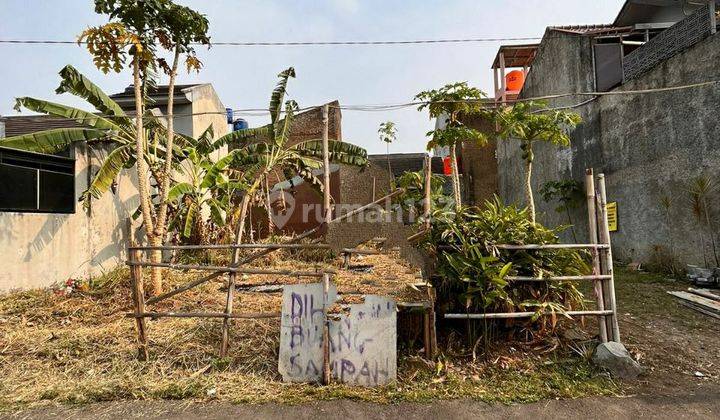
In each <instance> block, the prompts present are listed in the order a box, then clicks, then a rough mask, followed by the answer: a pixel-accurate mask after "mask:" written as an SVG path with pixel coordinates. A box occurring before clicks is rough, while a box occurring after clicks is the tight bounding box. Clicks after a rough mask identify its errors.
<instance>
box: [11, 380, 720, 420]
mask: <svg viewBox="0 0 720 420" xmlns="http://www.w3.org/2000/svg"><path fill="white" fill-rule="evenodd" d="M3 418H8V416H7V415H6V416H5V417H3ZM9 418H13V419H29V418H32V419H50V418H53V419H55V418H73V419H115V418H123V419H126V418H158V419H198V418H214V419H215V418H216V419H242V418H254V419H270V418H277V419H292V420H302V419H313V420H315V419H318V418H322V419H342V420H350V419H353V420H354V419H373V420H377V419H397V418H401V419H403V420H409V419H432V420H440V419H484V418H511V419H512V418H522V419H527V418H533V419H535V418H539V419H543V418H547V419H554V418H599V419H604V420H607V419H616V418H620V419H638V418H668V419H678V418H693V419H696V418H700V419H702V418H707V419H717V418H720V390H714V389H712V388H711V387H703V388H698V389H697V391H695V392H692V393H689V394H684V395H672V396H660V395H653V396H631V397H624V398H605V397H603V398H585V399H579V400H561V401H555V400H553V401H544V402H540V403H534V404H526V405H512V406H504V405H488V404H485V403H480V402H474V401H441V402H437V403H433V404H407V403H404V404H398V405H377V404H370V403H363V402H356V401H344V400H340V401H323V402H319V403H313V404H306V405H295V406H287V405H278V404H265V405H258V406H252V405H232V404H227V403H215V404H212V403H211V404H192V403H187V402H172V401H151V402H142V401H128V402H115V403H107V404H93V405H89V406H85V407H81V408H42V409H37V410H30V411H25V412H18V413H14V414H11V415H10V416H9Z"/></svg>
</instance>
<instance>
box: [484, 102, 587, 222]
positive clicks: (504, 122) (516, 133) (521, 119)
mask: <svg viewBox="0 0 720 420" xmlns="http://www.w3.org/2000/svg"><path fill="white" fill-rule="evenodd" d="M497 121H498V123H499V125H500V137H502V138H504V139H508V138H512V139H517V140H519V141H520V149H521V150H522V158H523V160H524V161H525V199H526V201H527V206H528V209H529V210H530V212H529V216H530V221H531V222H532V223H535V199H534V198H533V190H532V169H533V161H534V160H535V154H534V152H533V144H535V143H536V142H538V141H542V142H546V143H551V144H554V145H557V146H562V147H569V146H570V134H569V133H570V131H571V130H572V129H574V128H575V127H576V126H577V125H578V124H580V121H581V118H580V115H578V114H575V113H573V112H570V111H564V110H548V109H547V104H546V103H545V102H519V103H517V104H515V105H513V106H511V107H504V108H502V109H501V110H499V111H498V113H497Z"/></svg>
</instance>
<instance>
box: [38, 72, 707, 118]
mask: <svg viewBox="0 0 720 420" xmlns="http://www.w3.org/2000/svg"><path fill="white" fill-rule="evenodd" d="M718 84H720V80H711V81H706V82H699V83H693V84H687V85H679V86H668V87H662V88H651V89H639V90H618V91H610V92H574V93H561V94H555V95H545V96H536V97H532V98H522V99H515V100H507V101H506V104H513V103H519V102H533V101H544V100H550V99H562V98H569V97H575V96H581V97H582V96H590V97H591V98H590V99H589V100H585V101H583V102H580V103H578V104H575V105H568V106H559V107H555V108H546V109H541V110H538V111H537V112H543V111H552V110H560V109H571V108H579V107H581V106H584V105H587V104H588V103H590V102H592V101H594V100H596V99H598V98H599V97H601V96H631V95H647V94H653V93H663V92H672V91H678V90H687V89H696V88H701V87H708V86H713V85H718ZM444 102H445V103H458V102H474V103H476V102H485V103H486V108H488V109H491V108H498V107H500V106H502V105H503V104H501V103H497V102H495V101H493V100H492V99H478V100H457V101H444ZM427 103H428V102H422V101H413V102H400V103H386V104H360V105H339V106H336V105H328V106H329V107H330V108H332V109H339V110H343V111H357V112H387V111H395V110H400V109H407V108H412V107H418V106H420V105H426V104H427ZM323 105H324V104H323ZM323 105H313V106H306V107H302V108H298V109H297V110H296V113H301V112H305V111H310V110H315V109H319V108H320V107H322V106H323ZM269 113H270V111H269V110H268V109H267V108H243V109H233V114H236V115H247V116H258V117H259V116H264V115H267V114H269ZM203 115H223V116H224V115H226V112H224V111H206V112H194V113H181V114H174V115H173V118H181V117H194V116H203ZM132 116H133V115H132V113H129V115H128V117H132ZM24 117H26V118H33V117H37V120H38V121H42V120H44V119H45V118H47V116H45V115H37V116H35V115H28V116H24ZM98 117H105V118H114V117H116V116H115V115H109V114H92V116H91V117H90V116H88V117H84V118H65V117H53V120H55V121H58V120H60V121H62V120H65V121H82V120H92V119H95V118H98ZM163 117H167V116H166V115H164V116H163Z"/></svg>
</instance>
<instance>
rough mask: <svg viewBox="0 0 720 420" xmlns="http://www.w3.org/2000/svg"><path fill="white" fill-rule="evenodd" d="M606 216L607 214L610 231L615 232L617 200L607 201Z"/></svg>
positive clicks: (616, 228) (616, 225)
mask: <svg viewBox="0 0 720 420" xmlns="http://www.w3.org/2000/svg"><path fill="white" fill-rule="evenodd" d="M607 216H608V226H609V227H610V232H617V230H618V210H617V202H612V203H607Z"/></svg>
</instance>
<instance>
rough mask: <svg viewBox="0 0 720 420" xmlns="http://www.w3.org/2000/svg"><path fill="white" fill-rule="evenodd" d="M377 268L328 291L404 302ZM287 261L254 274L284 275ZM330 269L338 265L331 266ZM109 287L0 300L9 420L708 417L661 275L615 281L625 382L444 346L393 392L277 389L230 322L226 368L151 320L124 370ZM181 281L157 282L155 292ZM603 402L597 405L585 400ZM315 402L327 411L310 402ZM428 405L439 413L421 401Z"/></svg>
mask: <svg viewBox="0 0 720 420" xmlns="http://www.w3.org/2000/svg"><path fill="white" fill-rule="evenodd" d="M384 258H387V257H385V256H372V257H367V259H366V261H364V262H367V263H374V264H376V266H377V268H376V270H375V271H374V275H373V274H370V273H369V274H352V275H347V277H346V278H345V280H343V279H342V277H341V278H339V279H338V282H339V283H340V285H339V289H340V291H341V293H342V291H343V290H351V291H353V292H354V291H359V292H362V293H368V292H382V289H383V287H388V286H394V287H393V290H394V292H392V294H394V295H395V296H396V297H397V298H398V299H400V300H402V299H415V298H416V296H413V294H415V293H416V291H414V290H413V289H412V288H408V287H397V285H398V284H403V285H406V284H409V283H413V282H416V281H417V280H416V278H415V277H416V276H415V273H414V272H413V270H411V269H410V268H409V267H407V266H406V265H404V264H403V263H402V262H397V261H396V262H393V261H392V260H389V259H384ZM291 260H293V258H292V257H291V258H289V259H288V258H278V259H273V260H268V261H263V262H259V264H265V265H273V266H278V267H282V266H283V265H288V264H297V262H296V261H291ZM330 264H331V265H335V266H338V265H339V261H333V262H331V263H330ZM312 266H313V264H309V263H308V265H307V267H305V268H311V267H312ZM113 276H114V277H113ZM113 276H109V277H108V278H107V279H104V281H105V282H107V284H105V285H104V287H99V288H98V289H97V290H91V291H87V292H85V293H76V294H74V295H71V296H69V297H68V296H59V295H56V294H54V293H52V292H49V291H32V292H22V293H16V294H11V295H6V296H0V410H2V412H4V413H5V414H6V415H9V416H13V417H20V418H23V417H27V418H31V417H32V418H36V417H37V418H43V417H45V418H52V417H80V418H117V417H133V416H136V417H137V416H149V417H158V418H168V417H178V418H197V417H217V418H223V417H255V418H257V417H279V418H285V417H288V418H289V417H293V418H310V417H317V416H318V415H322V416H325V417H329V418H339V417H346V416H347V415H350V414H351V415H352V416H353V418H370V417H372V418H394V417H399V416H400V415H403V416H407V415H410V416H411V417H413V418H431V417H432V418H438V417H443V418H445V417H449V418H468V417H470V416H472V417H480V418H482V417H495V416H502V417H528V416H531V415H532V416H538V417H541V418H545V417H547V418H549V417H558V416H560V415H563V416H564V415H575V416H583V417H607V416H612V417H625V418H630V417H638V416H639V415H645V416H648V415H650V416H659V417H668V418H669V417H675V418H677V417H688V416H689V417H708V418H717V417H718V416H719V415H720V414H719V413H720V411H719V410H720V407H719V405H720V403H719V402H718V401H720V391H718V390H717V389H718V387H717V384H718V382H719V381H720V365H719V364H718V360H720V359H719V358H718V356H720V322H718V321H717V320H715V319H712V318H708V317H706V316H704V315H701V314H698V313H695V312H694V311H692V310H690V309H687V308H685V307H682V306H680V305H679V304H678V303H677V302H676V301H675V300H674V299H675V298H673V297H672V296H670V295H667V294H666V293H665V292H666V291H667V290H682V289H684V288H686V287H687V285H686V284H685V283H683V282H672V281H667V280H665V279H663V278H662V277H661V276H656V275H650V274H641V273H631V272H626V271H622V270H620V271H619V275H618V279H617V285H616V286H617V294H618V302H619V306H620V313H621V316H620V322H621V333H622V335H623V341H624V342H625V343H626V345H627V347H628V348H629V349H630V351H631V352H632V353H633V354H634V355H636V357H638V358H639V359H640V362H641V363H642V364H643V365H644V366H645V367H646V369H647V372H646V374H645V375H644V376H643V377H641V379H640V380H638V381H635V382H632V383H618V382H615V381H611V380H609V379H608V378H607V376H606V375H604V374H602V372H598V371H597V370H595V369H594V368H592V367H591V366H590V365H589V364H588V363H587V361H586V360H584V359H582V358H580V357H578V356H577V355H575V354H574V353H573V352H572V351H570V350H569V349H568V348H559V349H557V350H555V351H553V352H551V353H548V354H544V355H541V356H538V355H534V354H533V349H532V348H523V347H522V346H521V345H519V344H518V345H514V344H513V345H508V346H505V347H504V348H503V349H498V350H496V351H495V353H494V354H491V355H489V357H486V358H483V359H482V360H479V361H477V362H475V363H470V361H469V360H468V359H467V354H465V355H464V356H463V355H458V354H455V355H451V353H452V349H447V353H446V356H445V357H443V358H441V360H440V363H438V364H432V363H428V362H427V361H424V360H422V358H420V357H419V356H418V355H417V353H415V352H414V351H405V352H404V353H403V355H402V357H401V360H400V371H401V374H400V378H399V381H398V384H397V385H393V386H390V387H385V388H379V389H372V390H369V389H354V388H348V387H344V386H340V385H334V386H330V387H318V386H314V385H292V386H288V385H285V384H283V383H282V382H280V380H279V378H278V375H277V353H276V352H277V337H278V331H277V326H276V325H274V323H273V322H272V321H257V322H254V321H252V322H238V323H236V325H235V327H234V329H233V336H232V343H233V344H232V345H233V350H234V351H233V353H232V356H231V357H229V358H226V359H218V358H217V357H216V356H215V354H216V352H217V345H218V343H219V323H217V322H213V321H189V320H161V321H157V322H152V323H150V338H151V354H152V358H153V360H152V361H151V362H150V363H146V364H143V363H140V362H137V361H136V360H135V358H134V356H135V351H134V343H133V340H134V331H133V325H132V322H131V321H129V320H128V319H126V318H125V317H124V316H123V313H124V312H126V311H127V310H128V309H129V302H128V296H129V291H128V289H127V275H126V272H118V273H115V274H114V275H113ZM398 276H400V278H398ZM383 279H385V280H383ZM187 280H188V279H187V278H185V277H182V276H181V277H176V278H173V277H169V278H168V283H169V284H170V285H176V284H181V283H183V282H185V281H187ZM277 280H278V281H281V282H285V281H288V282H291V281H293V279H277ZM245 281H247V282H252V281H258V282H261V281H266V279H264V280H259V279H258V280H255V279H253V278H248V279H245ZM295 281H297V280H295ZM383 281H387V284H386V285H383V284H382V282H383ZM219 287H220V284H218V283H214V284H210V285H207V286H206V287H204V288H202V289H199V290H198V291H197V292H195V293H190V294H188V295H185V296H184V297H183V298H182V299H173V300H171V301H169V302H167V303H166V304H165V305H166V307H165V308H163V309H164V310H181V309H195V310H197V309H203V310H214V309H213V308H216V307H221V306H222V299H223V295H222V294H221V293H219V292H218V288H219ZM406 294H407V295H406ZM257 295H258V296H257V297H255V298H249V297H248V295H243V297H242V298H239V301H238V307H240V308H241V309H239V310H240V311H248V312H250V311H253V312H256V311H266V310H274V311H276V310H277V303H278V302H277V301H276V300H277V299H278V298H277V297H275V296H270V295H267V294H264V295H263V294H257ZM585 329H586V330H587V331H588V332H589V333H590V334H591V335H592V334H593V333H594V331H595V328H594V325H593V323H591V322H590V323H588V324H587V325H586V327H585ZM458 357H459V358H458ZM463 357H464V358H463ZM603 395H604V396H610V397H609V398H608V397H594V396H603ZM322 400H332V401H327V402H320V403H315V402H313V401H322ZM449 400H454V401H449ZM361 401H365V402H361ZM430 401H438V402H432V404H427V403H428V402H430ZM237 403H250V404H251V405H236V404H237ZM371 403H391V404H390V405H375V404H371ZM498 403H502V404H514V403H525V405H500V406H498V405H497V404H498ZM256 404H259V405H256ZM287 404H293V405H287ZM488 404H490V405H488ZM78 405H79V407H78Z"/></svg>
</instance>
